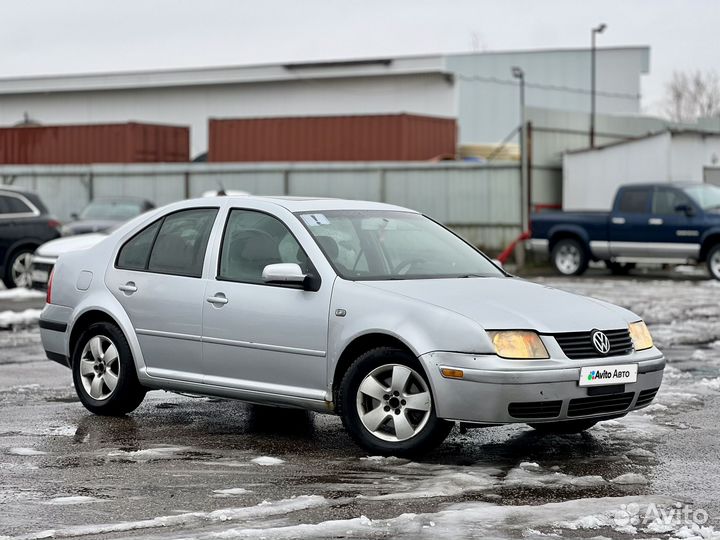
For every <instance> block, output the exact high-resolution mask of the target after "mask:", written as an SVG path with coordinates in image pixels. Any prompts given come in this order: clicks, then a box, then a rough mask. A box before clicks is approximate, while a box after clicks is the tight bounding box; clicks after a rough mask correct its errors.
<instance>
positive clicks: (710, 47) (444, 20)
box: [0, 0, 720, 112]
mask: <svg viewBox="0 0 720 540" xmlns="http://www.w3.org/2000/svg"><path fill="white" fill-rule="evenodd" d="M0 7H1V8H2V11H0V13H2V15H1V16H0V51H1V52H0V77H14V76H22V75H31V74H32V75H36V74H51V73H84V72H93V71H116V70H142V69H156V68H172V67H195V66H214V65H233V64H248V63H263V62H274V61H283V62H285V61H293V60H309V59H313V60H319V59H333V58H346V57H364V56H377V55H403V54H423V53H438V52H453V51H470V50H511V49H529V48H547V47H585V46H588V45H589V41H590V30H589V29H590V28H591V27H592V26H594V25H597V24H598V23H600V22H604V23H607V25H608V29H607V30H606V32H605V33H604V34H603V35H602V36H600V38H599V41H598V44H599V45H600V46H614V45H650V47H651V73H650V75H648V76H645V78H644V81H643V107H644V109H645V110H646V111H649V112H655V111H657V110H658V106H659V102H660V101H661V99H662V95H663V92H664V85H665V83H666V81H667V80H668V79H669V78H670V76H671V75H672V72H673V70H676V69H682V70H689V69H701V70H703V71H705V70H714V71H720V53H719V52H718V51H719V48H718V34H719V29H720V2H718V1H717V0H600V1H598V0H544V1H540V0H502V1H480V0H475V1H470V0H446V1H440V0H432V1H431V0H395V1H393V0H362V1H349V0H323V1H320V0H112V1H110V0H22V1H18V0H0ZM0 106H1V102H0Z"/></svg>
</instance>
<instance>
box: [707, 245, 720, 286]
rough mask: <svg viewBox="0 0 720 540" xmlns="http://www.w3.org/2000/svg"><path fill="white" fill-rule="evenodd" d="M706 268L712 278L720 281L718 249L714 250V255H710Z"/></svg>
mask: <svg viewBox="0 0 720 540" xmlns="http://www.w3.org/2000/svg"><path fill="white" fill-rule="evenodd" d="M708 266H709V268H710V273H711V274H712V277H714V278H715V279H720V249H716V250H715V253H713V254H712V256H711V257H710V261H709V264H708Z"/></svg>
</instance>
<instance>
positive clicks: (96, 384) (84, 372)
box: [80, 336, 120, 401]
mask: <svg viewBox="0 0 720 540" xmlns="http://www.w3.org/2000/svg"><path fill="white" fill-rule="evenodd" d="M80 377H81V380H82V385H83V388H84V389H85V392H87V394H88V395H89V396H90V397H91V398H93V399H94V400H97V401H104V400H106V399H108V398H109V397H110V396H111V395H112V394H113V392H114V391H115V388H116V387H117V384H118V379H119V377H120V356H119V354H118V350H117V347H116V346H115V344H114V343H113V342H112V341H111V340H110V338H107V337H105V336H93V337H91V338H90V340H89V341H88V342H87V343H86V344H85V347H84V348H83V352H82V355H80Z"/></svg>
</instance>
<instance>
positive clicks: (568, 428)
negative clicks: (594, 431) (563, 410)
mask: <svg viewBox="0 0 720 540" xmlns="http://www.w3.org/2000/svg"><path fill="white" fill-rule="evenodd" d="M600 420H603V419H602V418H601V419H600ZM600 420H597V419H589V420H568V421H566V422H546V423H541V424H528V425H529V426H530V427H531V428H533V429H534V430H535V431H538V432H539V433H545V434H556V435H560V434H569V433H582V432H583V431H586V430H588V429H590V428H591V427H593V426H594V425H595V424H597V423H598V422H600Z"/></svg>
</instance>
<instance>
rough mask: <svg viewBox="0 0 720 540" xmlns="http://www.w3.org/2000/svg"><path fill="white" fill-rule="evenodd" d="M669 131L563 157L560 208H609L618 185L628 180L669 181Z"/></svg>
mask: <svg viewBox="0 0 720 540" xmlns="http://www.w3.org/2000/svg"><path fill="white" fill-rule="evenodd" d="M670 146H671V135H670V134H669V133H663V134H660V135H657V136H654V137H648V138H645V139H639V140H637V141H633V142H627V143H622V144H617V145H614V146H609V147H607V148H602V149H597V150H594V151H588V152H578V153H570V154H566V155H565V157H564V160H563V174H564V177H563V203H562V206H563V209H565V210H609V209H610V208H611V207H612V202H613V200H614V197H615V192H616V191H617V188H618V187H619V186H621V185H623V184H629V183H633V184H635V183H653V182H670V181H671V177H670Z"/></svg>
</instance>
